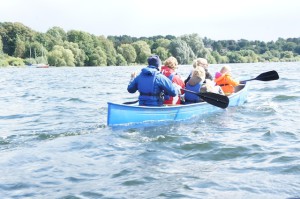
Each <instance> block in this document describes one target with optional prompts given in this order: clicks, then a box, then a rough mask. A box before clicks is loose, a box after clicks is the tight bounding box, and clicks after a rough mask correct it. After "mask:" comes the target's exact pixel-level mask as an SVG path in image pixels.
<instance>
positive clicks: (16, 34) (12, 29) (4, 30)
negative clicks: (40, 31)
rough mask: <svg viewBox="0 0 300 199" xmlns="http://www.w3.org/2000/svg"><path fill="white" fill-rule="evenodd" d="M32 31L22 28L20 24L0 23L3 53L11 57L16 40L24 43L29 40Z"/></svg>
mask: <svg viewBox="0 0 300 199" xmlns="http://www.w3.org/2000/svg"><path fill="white" fill-rule="evenodd" d="M33 35H34V31H33V30H31V29H30V28H28V27H26V26H24V25H23V24H22V23H18V22H16V23H11V22H4V23H1V22H0V36H1V37H2V42H3V52H4V53H6V54H8V55H10V56H13V55H14V53H15V48H16V43H17V38H19V39H20V40H21V41H23V42H24V41H26V39H27V38H31V37H33Z"/></svg>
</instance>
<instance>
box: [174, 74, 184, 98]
mask: <svg viewBox="0 0 300 199" xmlns="http://www.w3.org/2000/svg"><path fill="white" fill-rule="evenodd" d="M173 82H174V83H176V84H177V85H179V86H180V87H181V88H185V84H184V82H183V81H182V79H181V78H180V76H179V75H175V76H174V79H173ZM180 93H181V94H184V90H181V91H180Z"/></svg>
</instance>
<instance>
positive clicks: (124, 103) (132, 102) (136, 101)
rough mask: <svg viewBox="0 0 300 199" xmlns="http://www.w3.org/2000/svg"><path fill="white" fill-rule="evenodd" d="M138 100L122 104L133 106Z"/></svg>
mask: <svg viewBox="0 0 300 199" xmlns="http://www.w3.org/2000/svg"><path fill="white" fill-rule="evenodd" d="M138 101H139V100H135V101H133V102H124V103H123V104H135V103H137V102H138Z"/></svg>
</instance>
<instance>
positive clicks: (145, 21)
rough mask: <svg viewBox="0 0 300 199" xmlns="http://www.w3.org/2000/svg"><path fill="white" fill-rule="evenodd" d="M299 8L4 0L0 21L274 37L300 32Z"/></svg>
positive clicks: (135, 32)
mask: <svg viewBox="0 0 300 199" xmlns="http://www.w3.org/2000/svg"><path fill="white" fill-rule="evenodd" d="M299 13H300V1H299V0H207V1H203V0H151V1H149V0H148V1H146V0H0V22H21V23H23V24H24V25H26V26H28V27H30V28H31V29H33V30H35V31H39V32H46V31H47V30H48V29H50V28H52V27H54V26H58V27H61V28H62V29H64V30H65V31H69V30H81V31H85V32H88V33H91V34H94V35H104V36H109V35H111V36H121V35H129V36H132V37H151V36H157V35H162V36H166V35H174V36H181V35H184V34H193V33H197V34H198V35H199V36H200V37H202V38H203V37H207V38H209V39H213V40H230V39H233V40H239V39H247V40H260V41H272V40H273V41H276V40H277V39H278V38H279V37H280V38H284V39H287V38H293V37H300V14H299Z"/></svg>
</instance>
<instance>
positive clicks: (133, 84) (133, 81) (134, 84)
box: [127, 74, 138, 93]
mask: <svg viewBox="0 0 300 199" xmlns="http://www.w3.org/2000/svg"><path fill="white" fill-rule="evenodd" d="M137 79H138V77H135V74H131V79H130V81H129V84H128V86H127V91H128V92H129V93H135V92H136V91H137V90H138V85H137Z"/></svg>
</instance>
